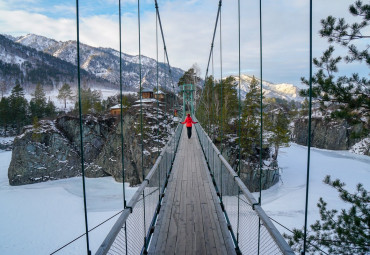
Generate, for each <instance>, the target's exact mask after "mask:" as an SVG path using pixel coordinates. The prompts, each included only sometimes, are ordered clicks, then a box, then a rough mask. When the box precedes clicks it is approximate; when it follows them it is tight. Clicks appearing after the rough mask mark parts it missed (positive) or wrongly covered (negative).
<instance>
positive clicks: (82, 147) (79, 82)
mask: <svg viewBox="0 0 370 255" xmlns="http://www.w3.org/2000/svg"><path fill="white" fill-rule="evenodd" d="M76 27H77V81H78V111H79V116H80V150H81V170H82V189H83V196H84V213H85V233H86V251H87V254H88V255H90V254H91V251H90V247H89V227H88V222H87V206H86V187H85V186H86V185H85V162H84V146H83V126H82V105H81V73H80V26H79V3H78V0H76Z"/></svg>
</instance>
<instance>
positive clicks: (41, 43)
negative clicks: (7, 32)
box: [8, 34, 184, 91]
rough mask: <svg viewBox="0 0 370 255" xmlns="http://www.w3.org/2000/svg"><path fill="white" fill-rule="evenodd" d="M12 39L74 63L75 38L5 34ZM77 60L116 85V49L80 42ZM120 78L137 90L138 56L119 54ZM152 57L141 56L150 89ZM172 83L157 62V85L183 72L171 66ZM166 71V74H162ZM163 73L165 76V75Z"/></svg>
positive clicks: (164, 67) (153, 81) (153, 70)
mask: <svg viewBox="0 0 370 255" xmlns="http://www.w3.org/2000/svg"><path fill="white" fill-rule="evenodd" d="M8 38H9V39H11V40H12V41H14V42H16V43H19V44H21V45H24V46H27V47H30V48H33V49H35V50H37V51H41V52H43V53H46V54H49V55H51V56H53V57H56V58H59V59H61V60H64V61H66V62H69V63H71V64H73V65H76V64H77V59H76V55H77V54H76V53H77V44H76V41H71V40H70V41H64V42H63V41H56V40H54V39H50V38H47V37H44V36H40V35H35V34H27V35H25V36H20V37H17V38H14V37H8ZM80 61H81V67H82V69H84V70H85V71H87V72H89V73H90V74H91V75H93V76H95V77H97V78H99V79H104V80H105V81H107V82H109V83H111V84H112V86H113V87H115V86H118V85H119V80H120V78H119V52H118V51H116V50H114V49H111V48H103V47H98V48H96V47H92V46H89V45H87V44H83V43H81V44H80ZM122 64H123V65H122V66H123V72H122V74H123V81H124V86H125V87H126V88H127V89H128V90H131V91H136V90H138V89H139V86H140V81H139V76H138V73H139V57H138V56H131V55H128V54H124V53H123V54H122ZM156 65H157V62H156V60H154V59H152V58H149V57H145V56H142V57H141V68H142V74H143V77H142V78H143V80H144V81H145V82H144V83H145V86H146V87H149V88H153V87H155V86H156ZM171 69H172V75H173V82H174V84H170V82H169V81H171V79H169V78H168V66H167V65H166V64H164V63H159V84H161V85H162V86H163V87H167V89H172V87H173V85H175V87H177V86H176V83H177V81H178V80H179V78H180V77H181V76H182V74H183V73H184V71H183V70H181V69H180V68H171ZM166 73H167V75H166ZM166 76H167V77H166Z"/></svg>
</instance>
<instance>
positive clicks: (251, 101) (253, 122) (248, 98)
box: [241, 76, 261, 157]
mask: <svg viewBox="0 0 370 255" xmlns="http://www.w3.org/2000/svg"><path fill="white" fill-rule="evenodd" d="M259 116H260V96H259V93H258V81H257V80H256V79H255V78H254V76H253V79H252V81H251V83H250V86H249V91H248V93H247V94H246V95H245V101H244V106H243V112H242V120H241V121H242V123H241V124H242V129H241V146H242V150H243V152H244V155H245V156H246V157H251V156H252V155H253V154H254V153H255V147H256V146H258V145H259V139H260V123H261V122H260V117H259Z"/></svg>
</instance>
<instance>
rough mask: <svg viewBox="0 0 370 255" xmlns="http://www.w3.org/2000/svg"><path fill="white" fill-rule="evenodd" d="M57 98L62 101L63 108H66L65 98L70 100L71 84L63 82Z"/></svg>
mask: <svg viewBox="0 0 370 255" xmlns="http://www.w3.org/2000/svg"><path fill="white" fill-rule="evenodd" d="M57 98H58V99H60V100H63V101H64V109H65V108H67V100H72V98H73V97H72V90H71V86H69V84H68V83H64V84H63V86H62V87H61V88H60V89H59V93H58V96H57Z"/></svg>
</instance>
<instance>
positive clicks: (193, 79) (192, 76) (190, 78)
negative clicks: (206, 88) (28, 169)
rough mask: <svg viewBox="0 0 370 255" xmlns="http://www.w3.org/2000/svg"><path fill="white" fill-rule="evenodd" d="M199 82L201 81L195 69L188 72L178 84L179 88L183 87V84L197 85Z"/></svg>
mask: <svg viewBox="0 0 370 255" xmlns="http://www.w3.org/2000/svg"><path fill="white" fill-rule="evenodd" d="M198 81H200V78H199V77H198V76H197V73H196V72H195V70H194V68H193V67H192V68H190V69H189V70H187V71H186V72H185V73H184V74H183V76H181V77H180V79H179V82H178V83H177V85H178V86H181V85H183V84H196V83H197V82H198Z"/></svg>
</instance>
